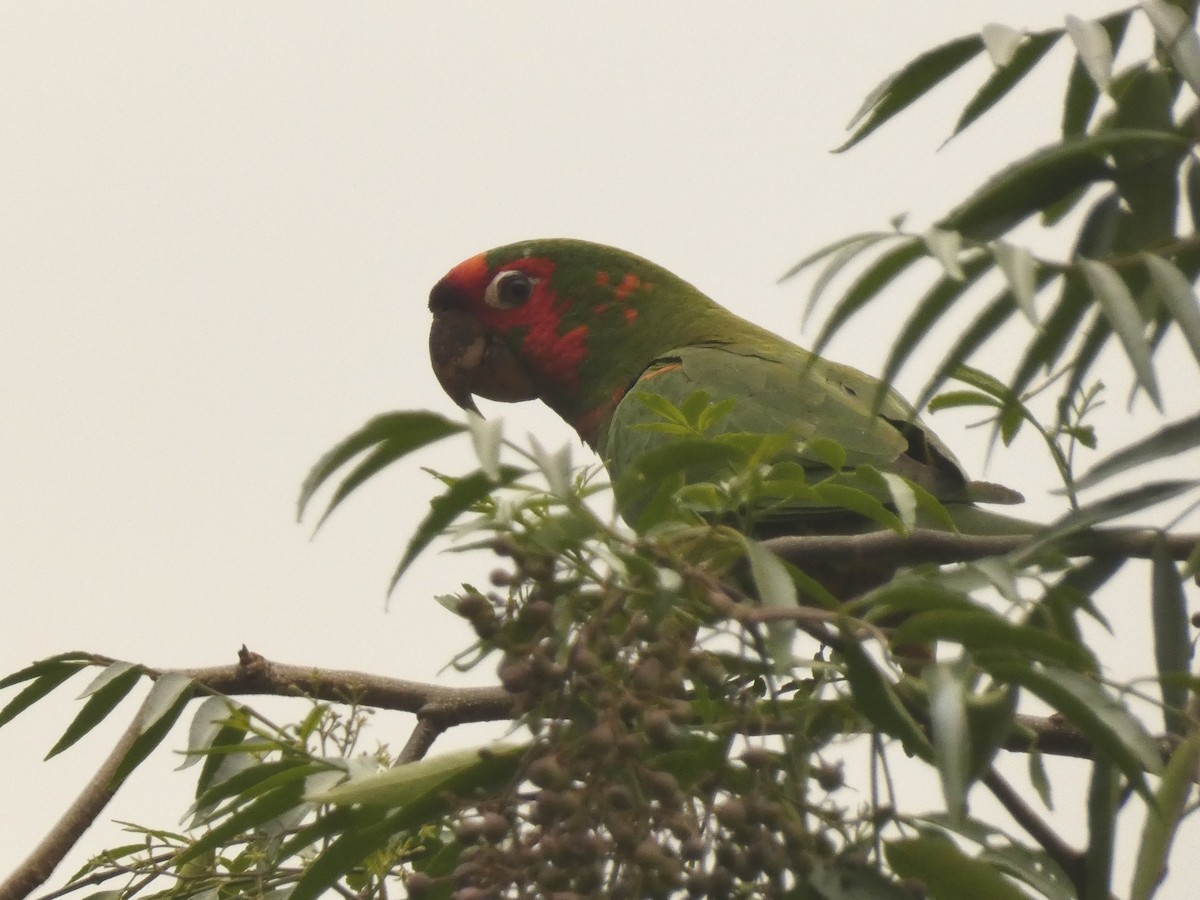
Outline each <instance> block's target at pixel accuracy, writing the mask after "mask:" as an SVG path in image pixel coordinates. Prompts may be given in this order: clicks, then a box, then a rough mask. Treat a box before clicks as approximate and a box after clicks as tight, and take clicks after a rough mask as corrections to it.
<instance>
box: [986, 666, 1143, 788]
mask: <svg viewBox="0 0 1200 900" xmlns="http://www.w3.org/2000/svg"><path fill="white" fill-rule="evenodd" d="M980 662H981V664H982V665H983V666H984V668H986V669H987V670H988V671H989V672H991V673H992V675H993V676H995V677H996V678H997V679H1000V680H1002V681H1010V680H1011V681H1012V682H1015V683H1016V684H1018V685H1020V686H1021V687H1023V688H1025V689H1026V690H1028V691H1029V692H1030V693H1033V694H1036V695H1037V696H1038V697H1040V698H1041V699H1042V700H1044V701H1045V702H1046V703H1048V704H1049V705H1050V706H1051V707H1053V709H1054V710H1055V711H1057V712H1058V713H1061V714H1062V716H1063V717H1064V718H1065V719H1066V720H1067V721H1069V722H1071V723H1072V724H1074V725H1075V726H1076V727H1077V728H1078V729H1079V730H1080V731H1082V732H1083V733H1084V735H1086V736H1087V738H1088V740H1090V741H1091V742H1092V743H1093V744H1094V745H1095V746H1096V748H1097V750H1099V751H1100V752H1101V753H1102V754H1103V755H1104V756H1105V757H1107V758H1108V759H1110V760H1111V761H1112V762H1113V763H1114V764H1115V765H1116V766H1117V767H1118V768H1119V769H1120V770H1121V772H1122V773H1123V774H1124V775H1125V777H1126V778H1127V779H1129V783H1130V784H1131V785H1132V786H1133V787H1135V788H1136V789H1137V790H1138V791H1140V792H1141V793H1143V794H1146V793H1147V792H1148V790H1149V788H1148V786H1147V783H1146V778H1145V776H1146V773H1150V774H1157V773H1158V772H1160V771H1161V770H1162V760H1161V759H1160V757H1159V754H1158V745H1157V744H1156V743H1155V741H1154V738H1153V737H1151V736H1150V734H1149V733H1148V732H1147V731H1146V728H1145V726H1143V725H1142V723H1141V722H1140V721H1139V720H1138V719H1137V718H1136V717H1135V716H1134V715H1133V714H1132V713H1130V711H1129V710H1128V709H1127V708H1126V707H1125V706H1124V705H1123V704H1121V703H1119V702H1118V701H1117V700H1116V699H1114V698H1113V696H1112V695H1111V694H1109V693H1108V691H1107V690H1105V689H1104V688H1103V687H1102V686H1101V685H1100V684H1099V683H1098V682H1097V681H1096V680H1095V679H1093V678H1092V677H1090V676H1088V675H1082V674H1080V673H1079V672H1074V671H1071V670H1070V669H1063V668H1058V667H1053V666H1044V667H1031V666H1029V665H1027V664H1023V663H1012V662H1008V661H1000V660H990V659H987V658H984V659H981V660H980Z"/></svg>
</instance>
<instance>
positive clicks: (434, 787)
mask: <svg viewBox="0 0 1200 900" xmlns="http://www.w3.org/2000/svg"><path fill="white" fill-rule="evenodd" d="M768 552H769V551H768ZM528 750H529V747H528V746H527V745H525V744H493V745H489V746H487V747H482V748H481V747H471V748H468V749H465V750H455V751H453V752H450V753H441V754H439V755H437V756H429V757H426V758H425V759H422V760H418V761H417V762H411V763H406V764H404V765H402V766H395V767H393V768H390V769H387V770H386V771H383V772H379V773H377V774H372V775H365V776H363V777H361V778H355V779H352V780H350V781H346V782H343V783H342V784H339V785H338V786H337V787H333V788H330V789H329V790H326V791H321V792H320V793H314V794H311V795H309V796H308V797H307V798H306V799H308V800H310V801H312V802H314V803H333V804H335V805H336V804H350V803H361V804H364V805H367V806H374V807H400V806H406V805H408V804H410V803H413V802H414V801H416V800H419V799H420V798H422V797H425V796H436V795H438V794H440V793H442V792H444V791H446V790H448V789H449V788H451V787H453V786H454V785H455V784H456V783H458V782H459V781H462V780H463V779H467V780H471V781H472V783H474V781H473V780H474V779H475V778H478V777H481V776H483V775H484V774H485V773H489V772H490V773H492V774H493V775H495V776H496V777H497V778H499V779H501V780H504V779H507V778H509V777H510V776H511V774H512V772H513V771H514V770H515V768H516V765H517V763H518V762H519V760H520V759H521V757H522V756H523V755H524V754H525V753H527V752H528Z"/></svg>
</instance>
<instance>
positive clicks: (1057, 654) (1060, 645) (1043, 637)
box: [895, 607, 1097, 672]
mask: <svg viewBox="0 0 1200 900" xmlns="http://www.w3.org/2000/svg"><path fill="white" fill-rule="evenodd" d="M895 640H897V641H899V642H902V643H925V642H928V641H952V642H954V643H956V644H960V645H962V646H963V647H964V648H966V649H967V650H970V651H972V652H975V653H994V652H995V651H1005V650H1006V651H1009V652H1010V653H1013V654H1015V655H1017V656H1023V657H1028V658H1030V659H1040V660H1043V661H1046V662H1050V663H1059V664H1061V665H1063V666H1067V667H1069V668H1071V669H1073V670H1076V671H1086V672H1094V671H1096V668H1097V666H1096V660H1095V658H1094V657H1093V656H1092V654H1091V653H1090V652H1089V651H1088V649H1087V648H1086V647H1082V646H1080V645H1079V644H1075V643H1072V642H1071V641H1068V640H1066V639H1065V638H1061V637H1059V636H1058V635H1056V634H1051V633H1050V632H1048V631H1044V630H1043V629H1041V628H1034V627H1032V626H1030V625H1017V624H1014V623H1012V622H1009V621H1008V620H1006V619H1004V618H1002V617H1001V616H999V615H997V614H996V613H994V612H992V611H991V610H989V609H983V608H979V607H973V608H971V609H941V610H931V611H929V612H924V613H918V614H917V615H914V616H913V617H912V618H910V619H907V620H905V621H904V622H903V623H902V624H901V625H900V626H899V627H898V628H897V629H896V635H895Z"/></svg>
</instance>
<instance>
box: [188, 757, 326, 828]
mask: <svg viewBox="0 0 1200 900" xmlns="http://www.w3.org/2000/svg"><path fill="white" fill-rule="evenodd" d="M327 771H329V765H328V764H326V763H316V762H312V761H310V760H309V759H308V758H306V757H303V756H287V757H284V758H283V759H272V760H269V761H267V762H260V763H256V764H254V765H251V766H249V767H247V768H245V769H242V770H241V771H239V772H235V773H233V774H232V775H230V776H229V777H228V778H226V779H224V780H221V781H217V782H214V783H213V784H212V785H211V786H210V787H208V788H206V789H204V790H203V791H201V792H199V793H198V794H197V795H196V802H195V803H194V804H193V805H192V808H193V809H194V810H197V811H198V815H197V817H198V818H199V819H200V821H201V822H210V821H214V820H216V819H219V818H220V817H221V816H224V815H226V814H228V813H229V812H230V811H231V810H233V809H236V808H237V807H243V806H245V805H246V804H247V803H248V802H249V801H251V800H253V799H254V798H256V797H260V796H262V795H263V794H266V793H269V792H270V791H274V790H278V789H279V788H282V787H284V786H286V785H291V784H299V785H302V786H303V785H304V784H305V783H306V781H307V779H308V776H310V775H313V774H315V773H317V772H327ZM230 798H234V799H233V802H232V803H229V804H226V805H225V806H224V807H222V808H220V809H218V808H217V805H218V804H219V803H220V802H221V801H222V800H228V799H230ZM200 812H202V813H203V814H200Z"/></svg>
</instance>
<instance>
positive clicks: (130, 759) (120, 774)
mask: <svg viewBox="0 0 1200 900" xmlns="http://www.w3.org/2000/svg"><path fill="white" fill-rule="evenodd" d="M190 701H191V696H190V694H188V693H184V694H183V695H181V696H180V697H179V699H177V700H176V701H175V704H174V705H173V706H171V707H170V708H169V709H167V710H166V711H165V712H162V713H160V714H158V715H157V716H156V717H155V719H154V721H153V722H152V723H151V725H150V726H149V727H148V728H145V729H144V730H143V731H142V733H141V734H140V735H139V736H138V738H137V740H135V741H134V742H133V746H132V747H130V748H129V752H128V753H126V754H125V758H124V759H122V760H121V763H120V765H118V766H117V768H116V771H114V772H113V776H112V778H111V779H109V782H108V787H109V790H112V791H115V790H116V789H117V788H118V787H119V786H120V785H121V784H122V783H123V782H124V781H125V779H126V778H128V777H129V775H130V774H131V773H132V772H133V770H134V769H136V768H137V767H138V766H140V765H141V764H142V762H143V761H144V760H145V759H146V757H148V756H149V755H150V754H151V753H153V752H154V751H155V750H156V749H158V745H159V744H161V743H162V742H163V739H164V738H166V736H167V734H169V733H170V731H171V726H173V725H174V724H175V722H176V720H177V719H178V718H179V716H180V715H182V713H183V711H184V710H185V709H186V708H187V705H188V703H189V702H190ZM143 710H144V708H143ZM139 714H140V713H139Z"/></svg>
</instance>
